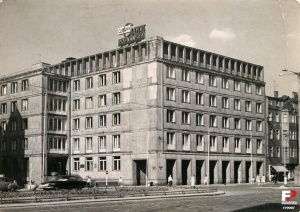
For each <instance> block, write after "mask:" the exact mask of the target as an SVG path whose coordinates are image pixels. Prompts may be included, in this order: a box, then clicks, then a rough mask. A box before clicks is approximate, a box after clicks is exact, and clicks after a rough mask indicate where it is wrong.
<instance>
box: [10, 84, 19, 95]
mask: <svg viewBox="0 0 300 212" xmlns="http://www.w3.org/2000/svg"><path fill="white" fill-rule="evenodd" d="M17 92H18V83H17V82H12V83H11V93H17Z"/></svg>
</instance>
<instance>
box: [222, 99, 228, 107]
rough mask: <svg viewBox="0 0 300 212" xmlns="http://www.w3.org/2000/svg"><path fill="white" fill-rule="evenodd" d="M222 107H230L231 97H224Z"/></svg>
mask: <svg viewBox="0 0 300 212" xmlns="http://www.w3.org/2000/svg"><path fill="white" fill-rule="evenodd" d="M222 108H223V109H228V108H229V99H228V97H222Z"/></svg>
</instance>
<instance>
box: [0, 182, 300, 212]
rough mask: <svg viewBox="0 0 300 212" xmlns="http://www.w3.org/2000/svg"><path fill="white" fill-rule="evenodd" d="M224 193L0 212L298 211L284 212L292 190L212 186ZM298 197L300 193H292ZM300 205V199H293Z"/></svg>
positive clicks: (299, 190)
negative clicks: (283, 196)
mask: <svg viewBox="0 0 300 212" xmlns="http://www.w3.org/2000/svg"><path fill="white" fill-rule="evenodd" d="M211 187H216V188H217V189H218V190H219V191H225V192H226V194H225V195H221V196H205V197H183V198H167V199H162V198H161V199H150V200H132V201H118V202H111V201H109V202H99V203H95V202H92V203H84V204H83V203H78V204H67V205H64V204H61V205H58V204H55V205H51V206H49V205H41V206H34V207H32V206H28V207H27V206H24V205H22V206H20V207H17V208H16V207H14V208H1V209H0V210H1V211H22V212H27V211H39V212H40V211H72V212H73V211H153V212H154V211H286V210H287V211H299V210H300V206H299V205H298V206H296V207H295V209H294V210H293V209H283V205H281V192H282V190H290V189H291V188H286V189H282V188H278V187H276V188H275V187H261V186H257V185H226V186H211ZM295 190H296V191H297V193H298V194H300V189H299V188H297V189H295ZM293 201H297V202H298V203H300V195H298V196H297V197H296V198H294V199H293Z"/></svg>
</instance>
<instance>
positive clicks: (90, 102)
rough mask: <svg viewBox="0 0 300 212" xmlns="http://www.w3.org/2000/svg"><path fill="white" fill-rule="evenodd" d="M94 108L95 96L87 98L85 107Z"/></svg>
mask: <svg viewBox="0 0 300 212" xmlns="http://www.w3.org/2000/svg"><path fill="white" fill-rule="evenodd" d="M91 108H93V97H87V98H85V109H91Z"/></svg>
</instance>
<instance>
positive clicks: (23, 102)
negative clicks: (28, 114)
mask: <svg viewBox="0 0 300 212" xmlns="http://www.w3.org/2000/svg"><path fill="white" fill-rule="evenodd" d="M8 104H9V103H1V106H0V107H1V108H0V112H1V114H7V113H8ZM18 108H19V107H18V101H12V102H11V103H10V111H11V112H12V113H14V112H17V111H18ZM21 110H22V111H26V110H28V99H22V100H21Z"/></svg>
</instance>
